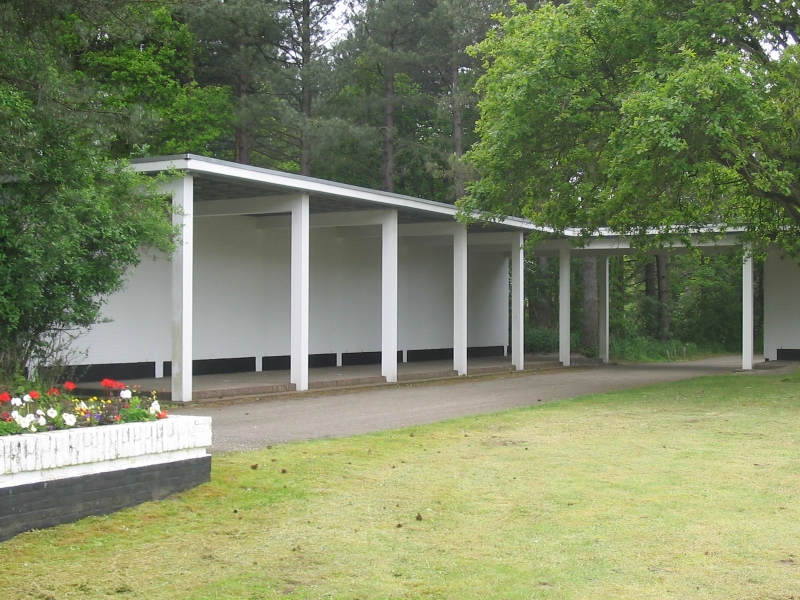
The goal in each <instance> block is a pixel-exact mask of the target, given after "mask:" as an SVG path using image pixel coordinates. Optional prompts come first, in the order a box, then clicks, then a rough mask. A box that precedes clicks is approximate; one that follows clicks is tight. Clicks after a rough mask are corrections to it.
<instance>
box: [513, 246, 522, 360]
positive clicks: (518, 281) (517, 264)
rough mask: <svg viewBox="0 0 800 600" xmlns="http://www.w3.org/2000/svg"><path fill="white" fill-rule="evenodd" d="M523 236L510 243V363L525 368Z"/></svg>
mask: <svg viewBox="0 0 800 600" xmlns="http://www.w3.org/2000/svg"><path fill="white" fill-rule="evenodd" d="M524 244H525V237H524V236H523V234H522V232H520V233H519V234H518V235H515V236H514V241H513V242H512V244H511V364H512V365H513V366H514V368H515V369H516V370H517V371H522V370H523V369H524V368H525V247H524Z"/></svg>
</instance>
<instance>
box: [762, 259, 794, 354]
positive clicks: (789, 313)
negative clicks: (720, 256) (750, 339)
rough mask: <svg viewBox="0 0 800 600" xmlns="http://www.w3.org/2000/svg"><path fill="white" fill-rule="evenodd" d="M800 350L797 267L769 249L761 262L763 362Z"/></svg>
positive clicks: (791, 261)
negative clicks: (782, 350)
mask: <svg viewBox="0 0 800 600" xmlns="http://www.w3.org/2000/svg"><path fill="white" fill-rule="evenodd" d="M779 348H791V349H800V266H798V264H797V263H796V262H795V261H794V260H793V259H792V258H790V257H787V258H781V252H780V250H777V249H776V248H772V249H771V250H770V252H769V256H768V257H767V260H766V261H765V262H764V358H768V359H769V360H777V358H778V349H779Z"/></svg>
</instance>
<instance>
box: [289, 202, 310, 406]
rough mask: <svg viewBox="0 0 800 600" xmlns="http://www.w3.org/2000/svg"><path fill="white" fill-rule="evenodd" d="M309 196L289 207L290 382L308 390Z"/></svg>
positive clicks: (299, 388) (298, 387) (298, 388)
mask: <svg viewBox="0 0 800 600" xmlns="http://www.w3.org/2000/svg"><path fill="white" fill-rule="evenodd" d="M309 238H310V233H309V199H308V194H303V195H302V196H301V197H300V198H298V199H296V200H295V201H294V203H293V207H292V257H291V263H292V267H291V271H292V273H291V278H292V283H291V320H292V322H291V337H292V343H291V353H292V357H291V382H292V383H293V384H295V388H296V389H297V390H298V391H303V390H307V389H308V340H309V283H310V275H309V271H310V267H309V258H310V255H309Z"/></svg>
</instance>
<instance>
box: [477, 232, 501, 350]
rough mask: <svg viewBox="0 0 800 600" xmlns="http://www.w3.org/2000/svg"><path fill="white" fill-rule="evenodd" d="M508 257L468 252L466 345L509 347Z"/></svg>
mask: <svg viewBox="0 0 800 600" xmlns="http://www.w3.org/2000/svg"><path fill="white" fill-rule="evenodd" d="M476 250H478V249H477V248H476ZM508 260H509V259H508V256H506V255H505V254H500V253H497V252H495V253H484V252H480V251H475V252H473V251H470V253H469V260H468V263H467V264H468V271H469V273H468V275H469V277H468V283H467V296H468V300H467V313H468V316H467V345H468V346H469V347H475V346H507V345H508V344H509V340H508V332H509V322H508V320H509V312H508V304H509V287H508V286H509V279H508Z"/></svg>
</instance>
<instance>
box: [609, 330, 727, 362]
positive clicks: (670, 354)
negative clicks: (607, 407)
mask: <svg viewBox="0 0 800 600" xmlns="http://www.w3.org/2000/svg"><path fill="white" fill-rule="evenodd" d="M703 351H705V352H708V353H714V352H720V351H724V349H723V348H721V347H720V346H719V345H717V346H714V345H708V346H706V347H704V348H703ZM700 352H701V350H700V349H699V348H698V346H697V344H695V343H693V342H682V341H680V340H668V341H661V340H654V339H651V338H646V337H642V336H633V337H614V336H611V339H610V340H609V353H610V354H611V358H612V359H613V360H622V361H631V362H642V361H644V362H650V361H652V362H661V361H664V362H666V361H667V360H671V361H675V360H688V359H692V358H696V357H697V355H698V353H700Z"/></svg>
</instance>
